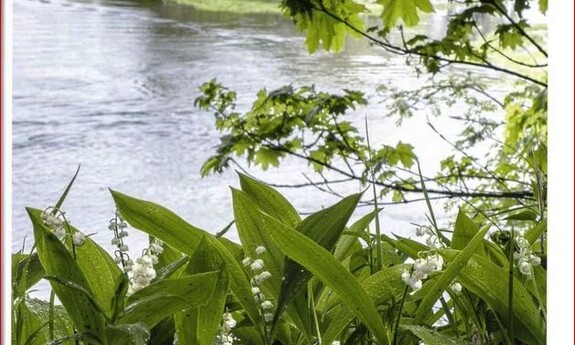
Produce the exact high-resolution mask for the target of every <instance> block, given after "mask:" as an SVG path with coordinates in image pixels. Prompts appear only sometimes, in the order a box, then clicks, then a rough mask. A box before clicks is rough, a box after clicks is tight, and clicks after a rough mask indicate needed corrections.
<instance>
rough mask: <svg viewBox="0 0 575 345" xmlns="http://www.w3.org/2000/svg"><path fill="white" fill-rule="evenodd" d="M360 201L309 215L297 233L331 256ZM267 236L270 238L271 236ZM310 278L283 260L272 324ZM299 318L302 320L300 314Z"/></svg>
mask: <svg viewBox="0 0 575 345" xmlns="http://www.w3.org/2000/svg"><path fill="white" fill-rule="evenodd" d="M360 198H361V194H354V195H352V196H349V197H347V198H344V199H343V200H341V201H340V202H338V203H337V204H335V205H333V206H331V207H328V208H326V209H324V210H321V211H319V212H316V213H314V214H312V215H310V216H309V217H307V218H306V219H304V220H303V221H302V222H301V223H300V224H299V225H298V226H297V230H298V231H299V232H301V233H302V234H303V235H304V236H306V237H308V238H309V239H310V240H312V241H313V242H315V243H316V244H317V245H319V246H320V247H322V248H324V249H326V250H327V251H329V252H332V251H333V249H334V247H335V244H336V243H337V241H338V240H339V238H340V236H341V233H342V232H343V230H344V229H345V225H346V224H347V222H348V221H349V218H350V217H351V215H352V214H353V211H354V210H355V208H356V206H357V203H358V202H359V199H360ZM286 226H287V225H286ZM270 236H272V237H273V232H271V233H270ZM274 240H275V239H274ZM284 254H285V253H284ZM286 255H287V254H286ZM287 256H288V257H289V255H287ZM311 277H312V274H311V272H309V271H308V270H306V269H305V268H304V267H302V265H300V264H299V263H297V262H295V261H294V260H290V259H289V258H286V263H285V270H284V274H283V281H282V284H281V289H280V293H279V296H278V301H277V308H276V312H275V316H274V324H275V323H276V322H277V321H278V320H279V319H280V316H281V314H282V312H283V310H284V309H285V307H286V306H287V305H288V304H289V303H290V302H291V301H292V300H293V299H294V298H296V297H297V296H298V294H300V293H301V292H302V291H303V290H304V289H305V288H306V286H307V282H308V281H309V280H310V279H311ZM300 315H301V317H302V318H303V315H302V314H301V313H300ZM304 320H305V319H304Z"/></svg>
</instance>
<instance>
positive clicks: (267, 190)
mask: <svg viewBox="0 0 575 345" xmlns="http://www.w3.org/2000/svg"><path fill="white" fill-rule="evenodd" d="M238 175H239V177H240V186H241V189H242V191H243V192H245V193H247V194H248V195H249V196H250V197H252V198H253V199H254V200H255V201H256V203H257V204H258V207H259V208H260V210H262V211H263V212H265V213H267V214H269V215H270V216H272V217H276V218H277V219H279V220H282V221H283V222H284V223H286V224H288V225H289V226H292V227H295V226H297V225H298V224H299V222H300V221H301V218H300V216H299V214H298V213H297V211H296V209H295V208H294V207H293V206H292V204H290V203H289V201H287V199H286V198H285V197H284V196H283V195H281V194H280V193H279V192H278V191H276V190H275V189H273V188H272V187H270V186H268V185H266V184H265V183H262V182H260V181H257V180H255V179H253V178H251V177H249V176H247V175H244V174H240V173H238Z"/></svg>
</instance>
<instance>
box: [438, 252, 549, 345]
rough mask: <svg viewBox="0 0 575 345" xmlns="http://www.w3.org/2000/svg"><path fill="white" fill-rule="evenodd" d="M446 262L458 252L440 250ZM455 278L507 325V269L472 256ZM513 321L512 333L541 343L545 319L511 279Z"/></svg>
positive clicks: (523, 290) (515, 281)
mask: <svg viewBox="0 0 575 345" xmlns="http://www.w3.org/2000/svg"><path fill="white" fill-rule="evenodd" d="M441 253H442V255H443V257H444V258H445V259H446V261H447V262H451V261H453V260H455V259H456V258H457V257H459V255H460V254H461V252H459V251H455V250H442V251H441ZM457 280H458V281H459V282H460V283H461V285H463V287H465V288H466V289H468V290H469V291H471V292H472V293H474V294H476V295H477V296H479V297H480V298H481V299H483V300H484V301H485V302H487V304H489V305H490V306H491V307H492V308H493V310H495V311H496V312H497V314H498V315H499V317H500V319H501V321H502V322H503V323H504V324H507V320H508V319H509V305H508V302H509V297H508V296H509V295H508V271H507V269H504V268H501V267H499V266H497V265H496V264H494V263H493V262H491V261H489V260H487V259H485V258H481V257H478V256H473V257H471V258H470V259H469V261H468V263H467V265H465V266H464V267H463V268H462V269H461V271H460V272H459V274H458V275H457ZM513 320H514V321H513V322H514V325H515V327H514V329H515V335H516V336H517V337H518V338H519V339H520V340H522V341H523V342H525V343H527V344H530V345H531V344H532V345H538V344H539V345H543V344H545V322H544V320H543V318H541V315H540V314H539V311H538V309H537V306H536V305H535V304H534V302H533V298H532V297H531V295H530V293H529V292H528V291H527V289H526V288H525V287H524V286H523V283H522V282H521V281H520V280H519V279H517V278H514V281H513Z"/></svg>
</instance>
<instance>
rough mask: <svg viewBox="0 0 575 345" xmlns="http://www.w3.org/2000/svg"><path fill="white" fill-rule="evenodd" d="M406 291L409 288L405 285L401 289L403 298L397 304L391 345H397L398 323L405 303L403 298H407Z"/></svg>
mask: <svg viewBox="0 0 575 345" xmlns="http://www.w3.org/2000/svg"><path fill="white" fill-rule="evenodd" d="M407 289H409V287H408V286H407V285H406V286H405V289H403V296H402V297H401V303H400V304H399V312H398V313H397V319H396V320H395V327H394V329H393V345H397V339H398V336H397V333H398V331H399V321H400V319H401V313H402V311H403V304H404V302H405V298H406V297H407Z"/></svg>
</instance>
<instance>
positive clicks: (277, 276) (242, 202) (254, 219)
mask: <svg viewBox="0 0 575 345" xmlns="http://www.w3.org/2000/svg"><path fill="white" fill-rule="evenodd" d="M232 201H233V208H234V218H235V220H236V228H237V230H238V235H239V237H240V240H241V242H242V245H243V248H244V253H245V256H246V257H251V258H253V259H255V258H256V257H257V258H261V259H263V261H264V262H265V267H264V268H265V270H266V271H268V272H270V273H271V274H272V277H271V278H270V279H268V280H267V281H266V282H265V283H264V285H266V287H268V288H269V289H270V290H271V292H272V294H273V295H274V296H275V295H277V294H278V292H279V289H280V285H281V276H282V272H283V268H284V255H283V254H282V252H281V251H280V250H279V249H278V248H277V246H276V244H275V243H274V241H273V240H272V239H271V237H270V236H271V235H270V232H273V231H274V229H271V228H269V227H268V226H266V224H264V221H263V213H262V212H260V209H259V208H258V203H257V202H256V200H254V199H253V198H251V197H250V196H249V195H248V194H246V193H244V192H242V191H240V190H237V189H233V188H232ZM270 216H272V217H274V218H276V217H275V216H274V215H270ZM280 221H281V220H280ZM282 222H283V221H282ZM258 246H264V247H265V248H266V251H265V252H264V253H263V254H261V256H258V255H256V253H255V249H256V247H258Z"/></svg>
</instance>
